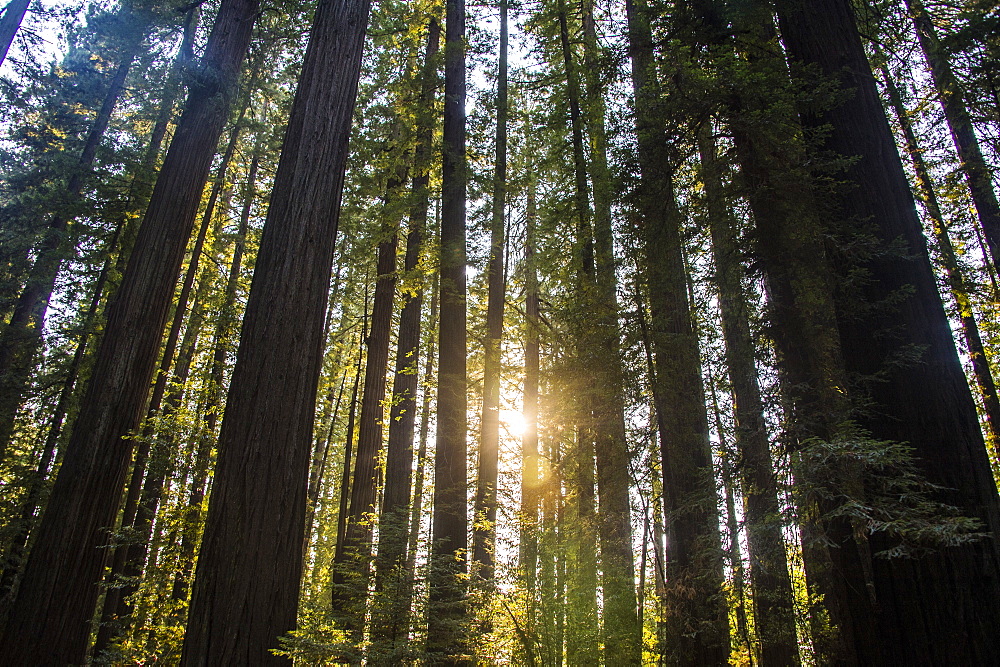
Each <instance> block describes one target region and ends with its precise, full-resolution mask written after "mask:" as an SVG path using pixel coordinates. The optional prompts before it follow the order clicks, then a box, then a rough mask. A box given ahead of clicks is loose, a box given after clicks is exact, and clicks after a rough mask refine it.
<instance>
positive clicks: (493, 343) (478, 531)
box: [472, 0, 507, 602]
mask: <svg viewBox="0 0 1000 667" xmlns="http://www.w3.org/2000/svg"><path fill="white" fill-rule="evenodd" d="M496 113H497V133H496V145H495V149H496V153H495V155H496V161H495V164H494V170H493V211H492V213H493V217H492V221H491V224H490V255H489V263H488V264H487V268H486V282H487V284H488V289H489V293H488V295H487V303H486V342H485V346H486V349H485V351H484V359H483V412H482V421H481V425H480V438H479V474H478V476H477V480H476V503H475V506H474V512H475V514H474V516H475V521H474V523H473V529H472V560H473V570H472V574H473V576H474V581H475V582H478V583H479V584H481V585H482V587H483V590H484V592H486V593H487V594H489V592H491V591H492V589H493V587H494V585H495V583H496V582H495V578H496V571H495V570H496V568H495V564H494V561H495V554H494V542H495V540H496V520H497V465H498V461H499V456H500V363H501V354H502V352H501V345H502V337H503V311H504V298H505V296H506V292H507V280H506V270H505V269H506V267H505V266H504V254H505V251H506V249H507V241H506V239H505V237H504V227H505V225H506V222H507V0H500V56H499V64H498V66H497V112H496ZM484 602H485V601H484Z"/></svg>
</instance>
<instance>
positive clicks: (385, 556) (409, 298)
mask: <svg viewBox="0 0 1000 667" xmlns="http://www.w3.org/2000/svg"><path fill="white" fill-rule="evenodd" d="M440 41H441V28H440V25H439V23H438V21H437V19H435V18H432V19H431V21H430V25H429V26H428V30H427V47H426V51H425V54H424V66H423V72H422V80H421V92H420V104H421V107H422V108H421V109H420V110H419V111H418V113H419V114H420V115H419V116H418V127H417V146H416V149H415V150H414V159H413V163H414V167H413V180H412V184H411V188H410V189H411V196H412V197H413V203H412V204H411V206H412V208H411V210H410V220H409V232H408V233H407V236H406V257H405V259H404V261H403V269H404V271H405V272H406V275H408V276H409V275H412V274H413V272H414V271H415V270H416V269H417V264H418V262H419V260H420V250H421V247H422V246H423V243H424V237H425V236H426V226H427V211H428V208H429V203H430V199H429V189H428V183H429V180H430V166H431V165H430V157H431V151H432V142H433V125H432V123H431V118H430V114H429V113H428V112H429V110H430V109H431V108H432V107H433V103H434V92H435V83H436V79H437V71H436V64H435V60H436V56H437V52H438V48H439V45H440ZM423 294H424V288H423V285H422V284H421V285H420V286H419V287H418V288H417V290H416V293H412V292H407V293H406V294H405V295H404V297H403V299H404V301H403V307H402V310H401V312H400V315H399V336H398V338H397V340H396V368H395V378H394V379H393V384H392V403H391V406H392V407H391V408H390V411H389V439H388V443H387V450H386V461H385V488H384V490H383V492H382V507H381V509H380V511H379V542H378V559H377V560H376V562H375V568H376V571H375V591H376V595H378V596H380V598H379V599H377V600H376V605H377V606H376V608H375V609H373V611H372V621H371V639H372V643H373V645H377V646H378V652H379V654H380V655H381V658H382V659H385V660H389V661H392V660H398V659H399V657H400V656H399V655H398V654H397V652H398V651H399V650H400V649H401V648H403V646H405V644H406V639H407V634H408V631H409V614H410V596H409V595H408V594H404V590H403V589H408V588H409V587H410V586H411V583H410V581H409V577H407V576H406V574H407V573H406V571H405V569H404V565H405V561H406V544H407V538H408V535H409V532H410V530H409V520H408V519H409V517H410V482H411V471H412V470H413V435H414V429H415V426H416V416H417V386H418V381H417V380H418V378H417V368H418V366H419V362H420V310H421V306H422V305H423ZM435 306H436V304H435ZM424 377H425V378H427V377H428V376H427V375H425V376H424ZM425 412H426V409H425ZM421 486H422V482H421ZM419 494H420V491H419V490H418V491H417V492H416V495H417V496H419ZM414 502H416V499H414ZM418 516H419V515H418Z"/></svg>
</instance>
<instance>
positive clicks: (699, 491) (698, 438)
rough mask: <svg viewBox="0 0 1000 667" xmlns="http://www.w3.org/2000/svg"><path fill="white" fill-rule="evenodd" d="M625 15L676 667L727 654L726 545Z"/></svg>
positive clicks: (642, 13) (641, 79)
mask: <svg viewBox="0 0 1000 667" xmlns="http://www.w3.org/2000/svg"><path fill="white" fill-rule="evenodd" d="M626 9H627V12H628V24H629V50H630V56H631V59H632V84H633V89H634V91H635V99H636V102H635V104H636V112H635V117H636V133H637V135H638V140H639V164H640V170H641V173H642V177H643V178H642V183H641V185H640V191H639V197H638V203H639V211H640V217H641V221H640V225H641V227H640V229H641V233H642V237H643V242H644V245H645V255H646V256H645V261H646V268H645V273H646V277H647V280H648V283H649V292H650V312H651V321H650V338H651V342H652V351H653V356H654V363H655V367H656V373H655V385H656V389H655V394H654V396H655V400H656V411H657V415H658V419H657V421H658V425H659V427H660V456H661V459H662V465H663V475H664V493H665V495H664V507H665V509H666V520H667V544H668V545H669V546H668V552H667V555H666V568H667V581H668V586H667V591H666V595H667V598H668V603H667V604H668V608H669V609H670V611H671V613H670V615H669V616H668V619H667V622H668V628H667V632H668V636H669V642H668V646H669V647H670V651H671V655H670V660H672V661H680V662H682V663H683V662H697V663H703V664H719V663H723V662H725V661H726V660H727V659H728V655H729V622H728V617H727V614H726V608H725V600H724V597H723V593H722V584H723V574H722V561H721V553H722V552H721V547H722V544H721V537H720V535H719V513H718V508H717V505H716V498H715V481H714V477H713V470H712V456H711V450H710V446H709V442H708V416H707V413H706V407H705V394H704V389H703V386H702V379H701V366H700V364H701V361H700V358H699V352H698V338H697V335H696V334H695V332H694V331H693V329H692V326H691V312H690V304H689V303H688V297H687V284H686V277H685V267H684V260H683V256H682V252H683V250H682V235H681V214H680V211H679V210H678V208H677V203H676V200H675V195H674V186H673V168H672V167H671V155H670V152H669V150H668V147H667V137H666V136H665V133H664V130H663V129H662V118H661V117H660V116H659V115H658V114H659V113H660V110H659V109H658V108H657V98H658V97H659V95H660V85H659V82H658V81H657V74H656V65H655V60H654V54H653V42H652V37H651V34H650V30H649V24H648V22H647V21H648V20H647V16H646V9H645V7H643V6H641V5H638V4H632V3H631V2H629V3H628V4H627V5H626Z"/></svg>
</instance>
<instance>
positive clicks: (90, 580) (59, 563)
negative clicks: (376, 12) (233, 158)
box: [0, 0, 258, 664]
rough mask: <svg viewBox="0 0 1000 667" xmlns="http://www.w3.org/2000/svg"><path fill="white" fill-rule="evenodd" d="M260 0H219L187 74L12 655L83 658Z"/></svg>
mask: <svg viewBox="0 0 1000 667" xmlns="http://www.w3.org/2000/svg"><path fill="white" fill-rule="evenodd" d="M257 8H258V2H257V0H223V2H222V4H221V5H220V7H219V13H218V15H217V17H216V21H215V25H214V27H213V29H212V33H211V35H210V36H209V41H208V44H207V46H206V50H205V55H204V56H203V57H202V59H201V61H200V64H199V67H198V68H196V69H195V70H194V71H193V72H192V76H193V82H192V84H191V86H190V89H189V90H190V93H189V96H188V100H187V104H186V106H185V109H184V114H183V116H182V118H181V120H180V122H179V124H178V126H177V130H176V132H175V134H174V138H173V141H172V142H171V145H170V149H169V150H168V152H167V156H166V158H165V160H164V163H163V166H162V168H161V170H160V175H159V178H158V179H157V182H156V186H155V188H154V190H153V194H152V198H151V199H150V203H149V207H148V209H147V211H146V215H145V217H144V219H143V224H142V227H141V229H140V231H139V236H138V238H137V239H136V243H135V248H134V249H133V252H132V255H131V257H130V258H129V262H128V266H127V268H126V270H125V275H124V276H123V278H122V283H121V287H120V289H119V291H118V293H117V295H116V297H115V300H114V302H113V303H112V304H110V306H109V308H108V322H107V326H106V327H105V332H104V338H103V339H102V341H101V345H100V348H99V349H98V351H97V356H96V359H95V362H94V369H93V372H92V375H91V380H90V385H89V388H88V390H87V393H86V395H85V396H84V398H83V401H82V403H81V406H80V416H79V418H78V420H77V422H76V425H75V426H74V428H73V434H72V436H71V438H70V441H69V443H68V445H67V447H66V454H65V458H64V460H63V463H62V467H61V468H60V470H59V474H58V476H57V478H56V482H55V486H54V487H53V490H52V496H51V497H50V499H49V505H48V507H47V509H46V511H45V515H44V517H43V519H42V521H41V524H40V525H39V530H38V537H37V540H36V542H35V545H34V548H33V549H32V552H31V555H30V557H29V559H28V563H27V565H26V567H25V574H24V579H23V581H22V582H21V587H20V590H19V591H18V596H17V601H16V603H15V605H14V609H13V612H12V614H11V617H10V620H9V622H8V625H7V628H6V632H5V634H4V637H3V640H2V641H0V647H2V650H3V654H4V655H5V656H6V657H7V658H8V659H10V660H11V661H13V662H15V663H24V664H28V663H32V662H38V661H42V662H52V663H81V662H83V661H84V659H85V656H86V652H87V644H88V641H89V638H90V620H91V616H92V614H93V613H94V606H95V604H96V602H97V596H98V593H99V590H98V587H97V586H96V583H97V581H98V580H99V579H100V576H101V572H102V568H103V566H104V560H105V556H106V553H107V550H106V549H103V548H101V547H102V546H104V545H105V544H106V543H107V539H108V528H110V527H111V526H112V525H113V524H114V520H115V515H116V513H117V511H118V507H119V502H120V501H121V493H122V487H123V485H124V483H125V475H126V472H127V470H128V465H129V463H130V459H131V454H132V444H133V443H132V440H129V439H126V436H128V435H129V433H131V432H132V431H133V430H134V429H135V428H136V426H137V425H138V422H139V419H140V417H141V416H142V410H143V407H144V405H145V402H146V397H147V396H148V391H149V384H150V380H151V379H152V374H153V369H154V367H155V365H156V358H157V352H158V350H159V344H160V338H161V335H162V332H163V328H164V325H165V323H166V319H167V316H168V313H169V310H170V304H171V300H172V299H171V297H172V296H173V287H174V283H175V281H176V279H177V274H178V272H179V270H180V266H181V262H182V260H183V257H184V251H185V249H186V245H187V240H188V237H189V236H190V233H191V227H192V225H193V223H194V218H195V215H196V213H197V211H198V205H199V203H200V195H201V190H202V188H203V187H204V185H205V181H206V179H207V178H208V170H209V168H210V166H211V161H212V157H213V155H214V153H215V146H216V143H217V142H218V140H219V135H220V134H221V133H222V128H223V125H224V124H225V122H226V118H227V116H228V110H229V105H230V102H231V100H232V97H233V93H234V89H235V84H236V81H237V78H238V76H239V72H240V67H241V65H242V63H243V59H244V57H245V56H246V52H247V46H248V45H249V43H250V36H251V33H252V30H253V24H254V19H255V18H256V16H257Z"/></svg>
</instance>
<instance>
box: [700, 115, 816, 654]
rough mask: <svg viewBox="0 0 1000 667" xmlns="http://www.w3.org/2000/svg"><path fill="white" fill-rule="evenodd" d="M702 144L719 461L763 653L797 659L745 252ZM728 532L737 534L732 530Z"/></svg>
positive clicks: (703, 140)
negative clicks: (728, 415)
mask: <svg viewBox="0 0 1000 667" xmlns="http://www.w3.org/2000/svg"><path fill="white" fill-rule="evenodd" d="M699 149H700V153H701V170H702V180H703V182H704V184H705V196H706V203H707V206H708V218H709V219H708V222H709V228H710V230H711V236H712V251H713V255H714V257H715V281H716V285H717V287H718V290H719V310H720V311H721V316H722V332H723V337H724V340H725V344H726V366H727V368H728V371H729V380H730V383H731V385H732V389H733V395H734V398H735V421H736V443H735V444H736V450H737V459H736V461H735V466H734V463H731V462H728V461H724V462H723V465H724V466H726V467H730V468H731V467H735V469H736V471H737V474H738V476H739V488H740V491H741V492H742V494H743V502H744V516H745V522H746V529H747V548H748V550H749V552H750V581H751V585H752V586H753V601H754V620H755V625H756V630H757V636H758V637H759V638H760V659H761V661H762V662H763V663H764V664H767V665H797V664H798V663H799V651H798V640H797V638H796V632H795V615H794V613H793V601H792V585H791V579H790V577H789V574H788V559H787V555H786V553H785V541H784V537H783V535H782V531H783V524H782V520H781V508H780V506H779V504H778V483H777V479H776V477H775V470H774V462H773V460H772V458H771V445H770V442H769V439H768V432H767V425H766V423H765V421H764V403H763V400H762V399H761V394H760V382H759V380H758V377H757V368H756V364H755V363H754V357H755V345H754V340H753V335H752V333H751V331H750V314H749V308H748V306H747V301H746V297H745V296H744V291H743V283H744V276H743V266H744V265H745V263H746V258H745V257H744V256H743V255H742V253H741V252H740V249H739V245H738V244H737V231H736V227H735V226H736V221H735V220H734V219H733V217H732V214H731V213H730V208H729V206H728V203H727V201H726V195H725V192H724V191H723V190H722V182H721V176H722V175H721V173H720V168H719V164H718V159H717V157H716V154H715V153H716V148H715V142H714V139H713V137H712V130H711V127H710V126H709V125H707V124H706V125H705V126H704V127H703V128H702V130H701V134H700V136H699ZM729 486H731V485H727V488H729ZM730 493H731V492H730ZM731 539H734V538H732V536H731ZM734 544H735V542H734Z"/></svg>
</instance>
